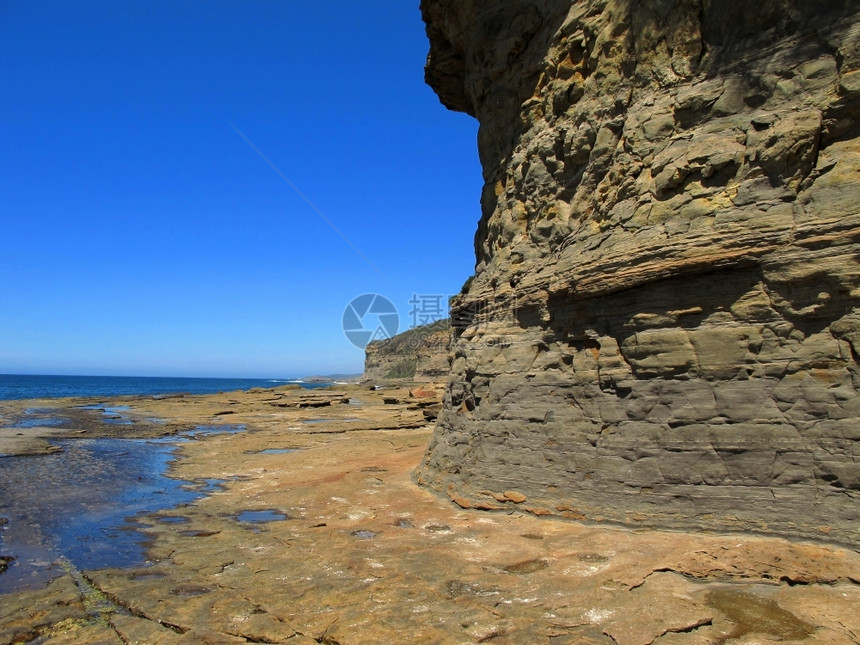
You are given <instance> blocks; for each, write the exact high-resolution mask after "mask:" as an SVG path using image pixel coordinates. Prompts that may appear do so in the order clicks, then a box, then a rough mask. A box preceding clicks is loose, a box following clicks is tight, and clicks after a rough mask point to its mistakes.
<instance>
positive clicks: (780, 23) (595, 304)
mask: <svg viewBox="0 0 860 645" xmlns="http://www.w3.org/2000/svg"><path fill="white" fill-rule="evenodd" d="M422 12H423V16H424V20H425V22H426V24H427V33H428V36H429V38H430V43H431V49H430V55H429V58H428V65H427V70H426V76H427V81H428V82H429V83H430V85H431V86H432V87H433V88H434V89H435V91H436V92H437V94H438V95H439V97H440V99H441V101H442V103H443V104H444V105H446V106H447V107H448V108H450V109H453V110H458V111H463V112H467V113H469V114H471V115H473V116H474V117H476V118H477V119H478V120H479V122H480V130H479V141H478V144H479V146H478V148H479V154H480V157H481V162H482V165H483V172H484V180H485V185H484V190H483V195H482V200H481V203H482V209H483V214H482V217H481V220H480V224H479V227H478V232H477V234H476V238H475V247H476V254H477V266H476V276H475V279H474V280H473V281H472V283H471V285H470V288H469V290H468V291H467V293H465V294H464V295H462V296H460V297H459V298H458V299H456V300H455V302H454V306H453V311H452V315H453V317H454V321H455V335H454V341H453V350H452V367H451V374H450V377H449V382H448V385H447V392H446V395H445V403H444V409H443V411H442V414H441V416H440V420H439V423H438V426H437V428H436V431H435V435H434V439H433V441H432V442H431V445H430V447H429V448H428V451H427V454H426V456H425V459H424V460H423V462H422V464H421V466H420V467H419V469H418V470H417V472H416V477H417V478H418V480H419V481H420V482H422V483H425V484H427V485H429V486H431V487H433V488H436V489H438V490H441V491H446V492H448V494H450V496H451V497H452V498H453V499H455V500H456V501H457V502H458V503H460V504H461V505H463V506H478V507H484V508H504V507H506V506H511V507H514V506H516V507H518V508H522V509H524V510H529V511H531V512H534V513H538V514H553V515H561V516H565V517H570V518H578V519H586V520H590V521H610V522H623V523H626V524H633V525H647V526H659V527H667V528H684V529H691V528H705V529H714V530H743V531H760V532H765V533H776V534H786V535H791V536H802V537H807V538H824V539H829V540H836V541H840V542H843V543H847V544H856V543H857V542H856V541H857V539H858V537H860V523H858V507H860V503H858V493H860V467H858V455H860V442H858V437H860V421H858V419H860V398H858V396H857V388H858V386H860V372H858V361H860V358H858V356H860V310H858V303H860V265H858V251H859V250H860V244H858V242H860V125H858V116H860V5H858V4H857V3H856V2H855V1H849V0H761V1H760V2H757V3H750V2H747V1H745V0H721V1H720V2H716V1H715V0H639V1H636V2H634V1H632V0H577V1H574V2H571V1H569V0H567V1H562V0H506V1H505V2H479V1H477V0H423V2H422Z"/></svg>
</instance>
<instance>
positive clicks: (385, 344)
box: [364, 319, 451, 382]
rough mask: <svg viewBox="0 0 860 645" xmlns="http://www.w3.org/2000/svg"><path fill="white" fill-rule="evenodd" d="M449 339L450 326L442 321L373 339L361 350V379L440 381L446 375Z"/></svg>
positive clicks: (446, 320) (445, 320)
mask: <svg viewBox="0 0 860 645" xmlns="http://www.w3.org/2000/svg"><path fill="white" fill-rule="evenodd" d="M450 339H451V325H450V323H449V321H448V319H444V320H437V321H436V322H433V323H430V324H428V325H422V326H420V327H414V328H412V329H407V330H406V331H404V332H402V333H400V334H397V335H396V336H394V337H393V338H388V339H385V340H375V341H373V342H372V343H369V344H368V345H367V347H366V348H365V350H364V379H365V380H372V381H381V380H388V379H410V380H413V381H423V382H431V381H432V382H443V381H444V380H445V379H446V378H447V376H448V369H449V362H448V345H449V344H450Z"/></svg>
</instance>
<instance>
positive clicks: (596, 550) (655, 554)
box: [0, 384, 860, 645]
mask: <svg viewBox="0 0 860 645" xmlns="http://www.w3.org/2000/svg"><path fill="white" fill-rule="evenodd" d="M440 394H441V387H439V388H436V387H432V386H428V385H427V384H423V385H422V386H421V387H420V389H418V390H416V389H413V390H412V391H411V393H410V390H409V387H408V385H406V384H404V385H401V386H392V387H389V388H386V389H382V390H371V389H369V388H368V387H367V386H359V385H349V386H336V387H334V388H325V389H317V390H302V389H299V388H278V389H275V390H255V391H250V392H232V393H225V394H219V395H211V396H194V397H192V396H185V397H181V396H180V397H171V398H164V399H157V400H156V399H143V398H141V399H127V400H118V399H117V400H111V401H110V402H109V403H108V404H107V407H115V408H121V409H122V416H123V419H124V420H125V421H126V423H125V424H122V425H119V424H113V425H112V424H110V423H105V422H104V416H105V414H104V412H103V411H101V410H100V409H99V408H98V406H96V407H95V408H89V409H84V410H82V409H81V408H80V407H79V406H81V405H82V404H84V403H87V402H85V401H84V402H82V401H80V400H71V399H70V400H60V401H38V402H34V401H28V402H5V403H3V404H2V405H0V425H2V426H9V425H14V420H15V419H16V418H19V417H20V415H21V414H23V413H24V411H25V410H31V411H32V410H51V411H52V414H53V415H54V416H53V417H52V418H59V417H62V418H63V419H65V421H63V422H62V423H60V424H58V425H54V426H51V427H47V428H42V429H41V430H40V429H37V426H36V425H34V424H31V426H32V427H25V428H21V427H20V424H18V425H19V428H17V429H15V428H13V429H11V430H4V431H3V432H0V435H2V437H3V438H2V439H0V442H2V445H0V452H6V453H10V452H13V451H17V452H24V453H38V452H42V451H45V450H51V449H52V448H51V447H50V446H51V444H50V443H48V442H47V441H46V437H47V436H48V435H50V436H65V437H75V436H86V437H92V436H104V435H109V436H135V437H141V436H160V435H164V434H171V433H174V432H177V431H179V430H185V429H188V428H192V427H194V426H199V425H202V424H209V425H218V424H241V425H243V426H244V427H245V429H244V431H242V432H236V433H223V434H210V435H204V436H201V437H199V438H198V439H195V440H189V441H184V442H183V443H181V444H180V446H179V449H178V453H177V459H176V460H175V461H174V462H173V464H172V466H171V469H172V470H171V476H175V477H178V478H182V479H188V480H203V479H206V480H212V479H216V480H220V481H221V482H223V483H222V485H221V486H219V487H218V488H217V489H216V490H214V491H213V492H211V493H210V494H209V495H208V496H205V497H203V498H201V499H199V500H198V501H196V502H194V503H192V504H189V505H186V506H183V507H179V508H174V509H172V510H169V511H162V512H158V513H155V514H150V515H147V516H143V517H140V518H138V522H139V524H141V525H142V526H143V528H142V530H143V531H144V532H145V534H146V536H147V539H148V552H147V557H148V560H147V562H146V564H145V565H144V566H140V567H137V568H133V569H106V570H96V571H92V570H87V571H78V570H77V569H75V568H74V566H71V565H67V567H66V573H64V574H63V575H60V576H59V577H57V578H56V579H55V580H54V581H53V582H51V583H49V584H48V585H47V586H45V587H44V588H40V589H37V590H30V591H24V592H20V593H15V594H6V595H2V596H0V643H4V644H5V643H16V642H31V641H35V642H39V643H50V644H52V645H59V644H61V643H76V644H77V643H82V644H86V643H110V644H116V645H122V644H128V643H167V644H170V643H213V644H215V643H243V642H252V643H291V644H295V645H300V644H304V643H315V642H316V643H329V644H334V643H340V644H342V645H347V644H353V643H355V644H357V643H361V644H367V643H483V642H491V643H547V644H550V643H552V644H564V643H594V644H597V643H606V644H609V645H611V644H612V643H616V644H618V645H646V644H648V643H658V644H661V645H671V644H674V643H691V644H705V643H746V644H748V645H750V644H752V643H758V644H761V645H764V644H766V643H775V642H780V643H794V642H802V643H840V644H841V643H845V644H849V643H858V642H860V615H858V612H857V607H860V553H858V552H856V551H853V550H851V549H847V548H844V547H840V546H835V545H830V544H827V543H826V542H819V543H812V542H800V541H790V540H787V539H782V538H775V537H758V536H752V535H744V534H731V535H723V534H717V533H703V532H698V533H685V532H664V531H656V530H644V529H642V530H637V529H631V528H619V527H613V526H602V525H601V526H599V525H585V524H582V523H578V522H575V521H567V520H561V519H558V518H548V517H541V516H537V515H535V514H533V513H528V512H525V511H524V510H523V509H525V507H527V506H528V499H527V498H526V497H525V495H524V494H523V493H521V492H520V491H518V490H516V489H511V490H504V491H488V494H487V497H489V498H493V497H495V498H497V499H498V500H499V507H500V508H502V509H503V510H493V509H491V508H490V509H478V508H464V507H462V506H458V505H457V504H455V503H454V502H456V501H457V500H456V498H455V500H454V502H452V501H451V500H450V499H449V498H448V497H447V496H446V497H442V496H439V495H437V494H435V493H433V492H431V491H429V490H427V489H424V488H422V487H419V486H418V485H417V484H416V483H415V481H414V479H413V471H414V469H415V467H416V466H417V465H418V464H419V462H420V461H421V458H422V456H423V455H424V452H425V450H426V448H427V445H428V442H429V440H430V436H431V433H432V430H433V421H432V419H433V417H434V415H435V408H436V406H437V403H438V400H439V398H440ZM89 403H92V402H89ZM96 413H98V414H96ZM46 414H47V413H46ZM99 414H100V415H101V417H99ZM154 419H159V420H160V421H159V422H157V423H156V422H155V421H154ZM18 433H22V434H20V435H19V434H18ZM16 446H17V448H16ZM29 458H31V459H40V457H39V456H38V455H34V456H32V457H29ZM0 468H2V461H0ZM463 504H464V505H467V503H466V502H465V501H463ZM511 504H513V506H514V507H513V508H511ZM488 506H493V505H492V504H488ZM0 555H14V554H6V553H3V554H0ZM0 575H2V574H0Z"/></svg>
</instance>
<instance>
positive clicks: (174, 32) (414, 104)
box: [0, 0, 481, 377]
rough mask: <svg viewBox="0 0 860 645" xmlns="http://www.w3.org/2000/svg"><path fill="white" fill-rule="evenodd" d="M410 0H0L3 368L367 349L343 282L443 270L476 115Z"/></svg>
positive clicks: (177, 362) (472, 164)
mask: <svg viewBox="0 0 860 645" xmlns="http://www.w3.org/2000/svg"><path fill="white" fill-rule="evenodd" d="M417 5H418V2H417V0H414V1H409V2H404V1H403V0H386V1H384V2H376V3H367V2H357V1H353V0H336V1H335V0H230V1H222V0H124V1H122V2H117V1H116V0H79V1H76V2H68V1H67V0H2V2H0V88H2V90H0V146H2V154H0V373H59V374H102V375H113V374H116V375H165V376H167V375H180V376H252V377H282V376H296V375H304V374H309V373H331V372H357V371H360V370H361V368H362V363H363V352H362V351H361V350H359V349H357V348H355V347H353V346H352V345H351V344H350V342H349V341H348V340H347V338H346V337H345V336H344V334H343V331H342V329H341V317H342V315H343V312H344V309H345V308H346V306H347V304H348V303H349V302H350V300H351V299H352V298H353V297H355V296H358V295H360V294H363V293H379V294H382V295H385V296H386V297H387V298H389V299H390V300H391V301H392V302H393V303H394V304H395V305H396V307H397V309H398V310H399V312H400V314H401V321H400V328H401V329H403V328H405V327H407V326H409V325H410V323H411V317H410V315H409V311H410V305H409V304H408V303H409V300H410V298H411V296H412V294H420V295H437V294H438V295H444V296H448V295H450V294H452V293H455V292H457V291H458V290H459V288H460V286H461V285H462V283H463V282H464V280H465V279H466V278H467V277H468V276H469V275H470V274H471V273H472V271H473V268H474V253H473V249H472V239H473V235H474V231H475V228H476V224H477V220H478V218H479V216H480V208H479V204H478V200H479V196H480V186H481V173H480V166H479V164H478V159H477V152H476V147H475V137H476V131H477V124H476V122H475V121H474V120H473V119H471V118H470V117H468V116H466V115H463V114H455V113H452V112H449V111H447V110H445V108H444V107H442V106H441V105H440V103H439V101H438V99H437V98H436V96H435V95H434V94H433V92H432V91H431V90H430V88H428V87H427V86H425V85H424V82H423V64H424V60H425V57H426V53H427V48H428V44H427V41H426V36H425V34H424V26H423V23H422V22H421V18H420V13H419V11H418V8H417ZM237 131H238V132H237ZM240 133H241V135H244V137H245V139H243V137H242V136H241V135H240ZM246 139H247V141H246ZM248 142H251V144H253V146H255V147H256V149H257V150H258V151H259V152H260V153H262V154H263V155H265V157H267V158H268V160H269V161H270V162H271V164H273V165H274V166H275V167H276V168H277V169H278V170H279V171H280V173H281V174H282V175H283V177H282V176H280V175H279V174H278V172H276V171H275V170H274V169H273V168H272V167H271V166H270V165H269V164H268V163H267V162H266V161H265V160H264V159H263V158H262V157H261V156H260V154H258V152H257V150H255V149H254V147H252V145H250V144H249V143H248ZM284 178H286V180H287V181H285V179H284ZM290 183H292V185H293V186H295V188H297V189H298V190H299V191H300V192H301V193H302V195H304V196H305V197H306V198H307V200H309V201H310V202H311V203H312V204H313V207H312V206H311V205H309V204H308V203H307V201H305V200H304V199H303V198H302V197H301V196H300V195H299V194H298V193H297V192H296V190H294V188H293V186H291V185H290ZM317 211H319V212H317ZM319 213H322V214H323V215H324V216H325V217H326V218H328V220H329V221H330V222H331V224H333V225H334V226H335V227H336V228H337V229H339V231H340V232H341V233H342V234H343V236H345V237H346V238H348V240H350V241H351V243H352V245H353V246H354V247H355V248H353V246H350V244H348V243H347V242H346V241H344V239H343V238H342V237H341V236H340V235H339V234H338V233H337V232H335V231H334V230H333V229H332V228H331V227H330V226H329V224H328V223H327V222H326V221H325V220H324V218H323V217H321V216H320V214H319ZM355 249H358V250H359V251H360V254H359V252H357V251H356V250H355ZM362 256H364V257H362ZM365 258H366V259H367V260H369V262H368V261H366V260H365ZM371 264H372V265H373V266H371ZM374 267H375V268H374Z"/></svg>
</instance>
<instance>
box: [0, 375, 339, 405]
mask: <svg viewBox="0 0 860 645" xmlns="http://www.w3.org/2000/svg"><path fill="white" fill-rule="evenodd" d="M289 384H296V385H301V386H302V387H304V388H308V389H312V388H317V387H325V386H326V385H331V383H329V382H320V381H313V382H308V383H306V382H304V381H301V380H300V379H249V378H182V377H159V376H47V375H45V376H43V375H23V374H0V401H9V400H17V399H46V398H59V397H67V396H87V397H98V398H109V397H114V396H162V395H166V394H180V393H182V394H215V393H217V392H232V391H234V390H250V389H252V388H255V387H265V388H271V387H278V386H280V385H289Z"/></svg>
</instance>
